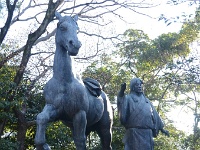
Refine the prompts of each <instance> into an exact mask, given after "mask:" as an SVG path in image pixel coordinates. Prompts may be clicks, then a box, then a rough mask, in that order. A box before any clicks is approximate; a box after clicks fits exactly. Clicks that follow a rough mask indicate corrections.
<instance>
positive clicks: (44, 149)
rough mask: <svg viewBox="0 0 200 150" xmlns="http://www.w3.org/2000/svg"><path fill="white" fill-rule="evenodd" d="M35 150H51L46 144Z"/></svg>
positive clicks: (38, 146)
mask: <svg viewBox="0 0 200 150" xmlns="http://www.w3.org/2000/svg"><path fill="white" fill-rule="evenodd" d="M36 150H51V148H50V147H49V145H48V144H47V143H45V144H43V145H37V146H36Z"/></svg>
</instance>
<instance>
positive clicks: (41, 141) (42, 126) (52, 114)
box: [35, 104, 57, 150]
mask: <svg viewBox="0 0 200 150" xmlns="http://www.w3.org/2000/svg"><path fill="white" fill-rule="evenodd" d="M56 116H57V113H56V109H55V107H54V106H53V105H50V104H47V105H45V107H44V109H43V110H42V112H41V113H39V114H38V115H37V120H36V124H37V130H36V135H35V144H36V149H37V150H50V147H49V146H48V144H47V143H46V139H45V130H46V126H47V123H48V122H52V121H54V120H55V118H56Z"/></svg>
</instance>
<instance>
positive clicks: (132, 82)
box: [130, 78, 143, 92]
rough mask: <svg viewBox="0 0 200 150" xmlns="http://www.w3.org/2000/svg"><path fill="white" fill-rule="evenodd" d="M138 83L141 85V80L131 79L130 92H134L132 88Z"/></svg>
mask: <svg viewBox="0 0 200 150" xmlns="http://www.w3.org/2000/svg"><path fill="white" fill-rule="evenodd" d="M137 81H139V82H140V83H141V84H143V82H142V80H141V79H140V78H133V79H132V80H131V82H130V92H133V91H134V88H133V86H134V85H135V84H136V83H137Z"/></svg>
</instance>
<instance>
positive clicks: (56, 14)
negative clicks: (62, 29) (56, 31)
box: [55, 11, 62, 20]
mask: <svg viewBox="0 0 200 150" xmlns="http://www.w3.org/2000/svg"><path fill="white" fill-rule="evenodd" d="M55 16H56V18H57V19H58V20H60V18H62V16H61V14H60V13H59V12H57V11H56V12H55Z"/></svg>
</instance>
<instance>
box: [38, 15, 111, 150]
mask: <svg viewBox="0 0 200 150" xmlns="http://www.w3.org/2000/svg"><path fill="white" fill-rule="evenodd" d="M55 16H56V18H57V19H58V20H59V22H58V24H57V31H56V38H55V41H56V51H55V56H54V64H53V77H52V78H51V79H50V80H49V81H48V82H47V84H46V85H45V88H44V97H45V100H46V105H45V107H44V109H43V111H42V112H41V113H39V114H38V115H37V120H36V122H37V131H36V136H35V144H36V148H37V150H39V149H42V150H49V149H50V147H49V146H48V144H47V143H46V139H45V129H46V125H47V123H48V122H53V121H57V120H62V121H63V123H64V124H66V125H67V126H68V127H70V128H71V130H72V133H73V139H74V143H75V145H76V149H77V150H86V137H87V135H88V134H89V133H90V132H91V131H96V132H97V133H98V135H99V137H100V139H101V144H102V149H103V150H111V139H112V133H111V128H112V122H113V116H112V115H113V114H112V108H111V105H110V102H109V100H108V97H107V96H106V94H105V93H104V92H103V91H101V92H100V94H99V95H95V94H91V92H90V90H89V89H87V88H86V86H85V84H84V83H83V81H82V80H80V79H77V78H76V77H75V76H74V74H73V72H72V62H71V56H76V55H77V54H78V51H79V48H80V47H81V43H80V41H79V40H78V37H77V30H78V26H77V20H78V17H77V16H75V17H70V16H65V17H62V16H61V15H60V14H59V13H57V12H56V13H55ZM89 84H90V85H91V83H89ZM91 87H96V85H95V86H94V84H93V85H92V86H91Z"/></svg>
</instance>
